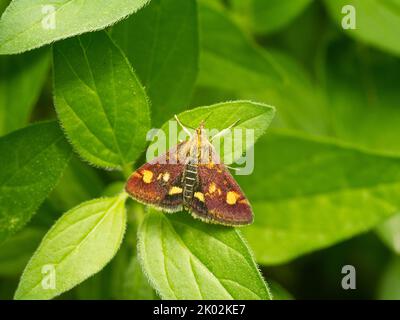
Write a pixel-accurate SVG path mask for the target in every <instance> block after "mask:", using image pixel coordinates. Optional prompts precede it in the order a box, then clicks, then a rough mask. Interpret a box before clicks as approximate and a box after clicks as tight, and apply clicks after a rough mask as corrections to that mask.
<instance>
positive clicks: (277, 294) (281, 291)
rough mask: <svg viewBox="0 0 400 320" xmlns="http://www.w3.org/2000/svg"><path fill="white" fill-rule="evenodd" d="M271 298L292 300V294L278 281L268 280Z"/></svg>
mask: <svg viewBox="0 0 400 320" xmlns="http://www.w3.org/2000/svg"><path fill="white" fill-rule="evenodd" d="M268 284H269V289H270V291H271V294H272V297H273V300H293V299H294V298H293V296H292V295H291V294H290V293H289V292H288V291H287V290H286V289H285V288H284V287H282V286H281V285H280V284H279V283H277V282H275V281H271V280H270V281H268Z"/></svg>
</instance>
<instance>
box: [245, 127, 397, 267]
mask: <svg viewBox="0 0 400 320" xmlns="http://www.w3.org/2000/svg"><path fill="white" fill-rule="evenodd" d="M254 163H255V171H254V173H253V174H252V175H250V176H242V177H238V181H239V183H240V185H241V186H242V187H243V189H244V191H245V193H246V195H247V196H248V197H249V200H250V203H251V205H252V207H253V210H254V214H255V218H254V223H253V225H251V226H249V227H248V228H245V229H244V233H245V235H246V237H247V239H248V241H249V242H250V245H251V247H252V248H253V250H254V251H255V256H256V258H257V261H258V262H259V263H262V264H277V263H283V262H286V261H289V260H291V259H293V258H295V257H297V256H299V255H302V254H305V253H307V252H311V251H314V250H317V249H320V248H324V247H327V246H330V245H332V244H334V243H337V242H339V241H342V240H345V239H348V238H350V237H352V236H355V235H357V234H359V233H362V232H365V231H367V230H369V229H371V228H373V227H375V226H376V225H378V224H379V223H380V222H381V221H383V220H384V219H385V218H387V217H389V216H391V215H393V214H394V213H396V212H398V210H399V206H400V202H399V199H400V191H399V190H400V188H399V187H400V159H399V158H395V157H390V156H384V155H379V154H373V153H370V152H368V151H362V150H357V149H355V148H354V147H350V146H346V145H343V144H339V143H336V142H332V141H331V140H326V139H322V138H320V139H317V138H308V137H305V136H304V137H303V136H299V135H298V134H294V133H293V134H292V133H285V132H279V131H272V132H270V133H269V134H268V135H267V136H266V137H265V138H262V139H260V140H259V142H258V144H257V145H256V148H255V160H254Z"/></svg>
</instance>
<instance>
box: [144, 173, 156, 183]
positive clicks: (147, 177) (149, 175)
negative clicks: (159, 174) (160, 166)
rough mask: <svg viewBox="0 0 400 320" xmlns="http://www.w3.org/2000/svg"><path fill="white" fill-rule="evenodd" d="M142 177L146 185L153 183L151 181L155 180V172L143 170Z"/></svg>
mask: <svg viewBox="0 0 400 320" xmlns="http://www.w3.org/2000/svg"><path fill="white" fill-rule="evenodd" d="M142 175H143V178H142V180H143V182H144V183H151V181H152V180H153V172H151V171H150V170H143V171H142Z"/></svg>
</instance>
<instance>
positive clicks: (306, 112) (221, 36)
mask: <svg viewBox="0 0 400 320" xmlns="http://www.w3.org/2000/svg"><path fill="white" fill-rule="evenodd" d="M199 9H200V10H199V11H200V31H201V35H202V36H201V55H200V70H199V79H198V82H197V86H198V87H197V90H200V92H199V93H197V95H202V91H201V90H203V89H210V88H212V89H214V90H219V91H222V92H225V93H226V98H229V99H232V98H235V99H249V100H255V101H263V102H266V103H268V104H270V105H274V106H276V107H277V116H276V118H275V121H274V125H275V126H281V127H288V128H292V129H298V130H303V131H306V132H309V133H318V134H320V133H326V132H327V131H328V130H329V128H327V125H326V124H327V123H328V121H327V120H325V121H322V120H323V119H326V117H327V114H326V110H325V109H324V106H323V105H322V104H321V96H320V93H319V92H318V91H317V90H316V89H315V87H314V85H313V84H312V83H311V81H310V79H309V77H308V75H307V74H306V73H305V72H304V70H303V69H302V68H301V67H300V66H298V64H297V63H295V62H294V61H293V60H292V59H290V58H289V57H288V56H286V55H284V54H282V53H280V52H275V51H269V52H267V51H265V50H263V49H262V48H260V47H259V46H257V45H256V44H255V43H254V42H252V41H251V40H250V39H249V38H248V37H247V36H246V35H245V34H244V33H243V32H242V31H241V30H240V29H239V27H238V26H237V25H236V24H235V23H234V22H233V21H232V20H231V19H229V16H228V14H227V12H225V11H224V10H222V9H216V8H214V7H213V6H208V5H201V6H200V7H199ZM215 30H218V32H215ZM221 43H223V45H221ZM213 102H215V101H208V103H213Z"/></svg>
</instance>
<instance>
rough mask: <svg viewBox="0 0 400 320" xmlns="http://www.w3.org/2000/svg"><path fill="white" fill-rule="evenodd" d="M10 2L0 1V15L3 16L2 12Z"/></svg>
mask: <svg viewBox="0 0 400 320" xmlns="http://www.w3.org/2000/svg"><path fill="white" fill-rule="evenodd" d="M10 1H11V0H0V15H1V14H3V12H4V10H5V9H6V8H7V6H8V5H9V4H10Z"/></svg>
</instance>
